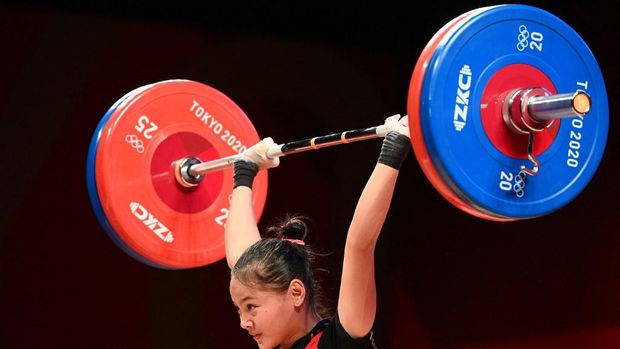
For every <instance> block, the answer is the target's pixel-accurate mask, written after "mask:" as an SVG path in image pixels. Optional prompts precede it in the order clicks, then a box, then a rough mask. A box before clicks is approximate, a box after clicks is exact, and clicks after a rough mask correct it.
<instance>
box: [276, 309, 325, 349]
mask: <svg viewBox="0 0 620 349" xmlns="http://www.w3.org/2000/svg"><path fill="white" fill-rule="evenodd" d="M319 321H321V317H320V316H319V315H318V314H317V313H315V312H314V311H313V310H312V309H307V311H305V316H303V317H301V318H300V321H299V322H297V324H296V326H295V328H294V330H293V335H291V336H290V337H289V340H287V341H285V343H282V345H280V348H281V349H289V348H290V347H291V346H292V345H293V344H294V343H295V342H296V341H298V340H299V339H300V338H302V337H303V336H305V335H307V334H308V333H310V331H312V329H313V328H314V326H316V324H317V323H319Z"/></svg>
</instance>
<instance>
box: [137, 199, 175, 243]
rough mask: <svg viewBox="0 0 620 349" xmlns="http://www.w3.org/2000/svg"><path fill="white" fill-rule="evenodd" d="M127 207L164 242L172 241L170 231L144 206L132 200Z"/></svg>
mask: <svg viewBox="0 0 620 349" xmlns="http://www.w3.org/2000/svg"><path fill="white" fill-rule="evenodd" d="M129 209H130V210H131V212H132V213H133V214H134V216H136V218H138V219H139V220H140V221H142V223H144V225H146V226H147V227H148V228H149V229H151V231H152V232H153V233H155V235H157V236H159V238H160V239H162V240H163V241H164V242H167V243H172V242H173V241H174V237H173V235H172V232H171V231H170V230H169V229H168V228H166V226H165V225H163V224H162V222H160V221H159V220H158V219H157V218H155V217H153V215H152V214H151V213H150V212H149V211H148V210H147V209H146V208H144V206H142V205H140V204H139V203H137V202H132V203H130V204H129Z"/></svg>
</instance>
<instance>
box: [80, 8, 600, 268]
mask: <svg viewBox="0 0 620 349" xmlns="http://www.w3.org/2000/svg"><path fill="white" fill-rule="evenodd" d="M407 112H408V118H409V125H410V131H411V136H412V137H411V143H412V147H413V149H414V152H415V156H416V158H417V160H418V162H419V164H420V167H421V168H422V170H423V172H424V173H425V175H426V177H427V178H428V179H429V181H430V182H431V184H432V185H433V186H434V187H435V188H436V189H437V191H438V192H439V193H440V194H441V195H442V196H443V197H444V198H446V199H447V200H448V201H449V202H450V203H452V204H453V205H454V206H456V207H457V208H459V209H460V210H462V211H464V212H466V213H468V214H470V215H473V216H475V217H478V218H482V219H486V220H492V221H500V222H503V221H514V220H521V219H530V218H534V217H540V216H544V215H547V214H549V213H552V212H554V211H556V210H558V209H560V208H561V207H563V206H565V205H566V204H568V203H569V202H570V201H572V200H573V199H574V198H575V197H576V196H577V195H579V193H581V192H582V191H583V189H584V188H585V187H586V186H587V184H588V183H589V181H590V180H591V178H592V177H593V175H594V173H595V172H596V169H597V167H598V165H599V163H600V161H601V159H602V156H603V153H604V149H605V144H606V140H607V130H608V127H609V126H608V123H609V121H608V119H609V115H608V114H609V111H608V105H607V95H606V91H605V83H604V80H603V77H602V74H601V72H600V69H599V67H598V64H597V62H596V59H595V58H594V56H593V54H592V52H591V51H590V49H589V48H588V46H587V45H586V44H585V42H584V41H583V39H581V37H580V36H579V35H578V34H577V33H576V32H575V31H574V30H573V29H572V28H571V27H570V26H568V24H566V23H565V22H563V21H562V20H561V19H559V18H557V17H556V16H554V15H552V14H551V13H549V12H546V11H544V10H541V9H538V8H535V7H531V6H525V5H498V6H491V7H484V8H479V9H476V10H473V11H470V12H467V13H465V14H463V15H461V16H459V17H457V18H455V19H453V20H452V21H450V22H449V23H447V24H446V25H445V26H443V27H442V28H441V29H440V30H439V31H438V32H437V33H436V34H435V35H434V36H433V38H432V39H431V40H430V41H429V42H428V44H427V45H426V47H425V48H424V50H423V51H422V53H421V55H420V57H419V59H418V61H417V63H416V65H415V68H414V70H413V74H412V76H411V82H410V87H409V93H408V100H407ZM384 135H385V130H384V128H383V126H381V125H379V126H375V127H369V128H362V129H355V130H350V131H345V132H338V133H332V134H328V135H325V136H319V137H312V138H308V139H304V140H299V141H293V142H288V143H284V144H277V145H275V146H274V147H272V148H270V149H269V154H271V155H272V156H284V155H289V154H293V153H299V152H302V151H307V150H313V149H319V148H322V147H327V146H334V145H338V144H344V143H350V142H355V141H361V140H366V139H371V138H378V137H382V136H384ZM259 139H260V138H259V136H258V133H257V132H256V129H255V128H254V126H253V125H252V123H251V121H250V119H249V118H248V117H247V116H246V115H245V113H244V112H243V110H242V109H241V108H240V107H239V106H238V105H237V104H235V102H234V101H232V100H231V99H230V98H228V97H227V96H226V95H224V94H223V93H221V92H219V91H218V90H216V89H214V88H213V87H210V86H207V85H205V84H202V83H199V82H195V81H189V80H167V81H161V82H157V83H153V84H150V85H146V86H143V87H140V88H137V89H135V90H133V91H131V92H129V93H128V94H126V95H125V96H123V97H121V98H120V99H119V100H118V101H117V102H116V103H114V104H113V105H112V106H111V107H110V108H109V110H108V111H107V112H106V113H105V115H104V116H103V118H102V119H101V121H100V122H99V124H98V126H97V128H96V129H95V132H94V134H93V136H92V139H91V143H90V148H89V152H88V159H87V169H86V173H87V186H88V191H89V197H90V201H91V203H92V205H93V208H94V211H95V214H96V216H97V218H98V220H99V222H100V223H101V225H102V226H103V228H104V230H105V231H106V232H107V234H108V235H109V236H110V237H111V238H112V240H113V241H114V242H115V243H116V244H117V245H118V246H119V247H120V248H121V249H123V250H124V251H125V252H127V253H128V254H129V255H131V256H133V257H134V258H136V259H137V260H140V261H142V262H144V263H146V264H149V265H151V266H155V267H160V268H166V269H179V268H191V267H198V266H203V265H207V264H210V263H213V262H216V261H218V260H220V259H222V258H223V257H224V234H223V232H224V224H225V222H226V219H227V217H228V204H229V197H230V195H231V193H232V184H233V183H232V173H231V171H232V169H231V168H230V165H231V164H232V163H233V162H234V161H235V159H237V158H239V157H240V154H242V153H243V152H244V151H245V150H246V149H247V147H249V146H251V145H253V144H255V143H257V142H258V141H259ZM267 187H268V178H267V171H260V172H259V174H258V175H257V177H256V179H255V182H254V186H253V202H252V204H253V207H254V211H255V215H256V217H257V219H259V218H260V216H261V213H262V210H263V207H264V205H265V200H266V195H267Z"/></svg>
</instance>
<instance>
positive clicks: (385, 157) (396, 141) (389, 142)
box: [377, 131, 411, 170]
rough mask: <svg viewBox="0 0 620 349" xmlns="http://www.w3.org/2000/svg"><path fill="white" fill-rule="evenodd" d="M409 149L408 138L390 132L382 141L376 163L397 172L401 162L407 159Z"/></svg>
mask: <svg viewBox="0 0 620 349" xmlns="http://www.w3.org/2000/svg"><path fill="white" fill-rule="evenodd" d="M409 149H411V142H410V141H409V137H407V136H405V135H403V134H400V133H398V132H394V131H390V132H388V134H386V135H385V139H383V145H382V146H381V153H380V154H379V160H378V161H377V162H378V163H380V164H384V165H387V166H390V167H392V168H395V169H397V170H399V169H400V166H401V165H402V164H403V161H405V158H407V154H408V153H409Z"/></svg>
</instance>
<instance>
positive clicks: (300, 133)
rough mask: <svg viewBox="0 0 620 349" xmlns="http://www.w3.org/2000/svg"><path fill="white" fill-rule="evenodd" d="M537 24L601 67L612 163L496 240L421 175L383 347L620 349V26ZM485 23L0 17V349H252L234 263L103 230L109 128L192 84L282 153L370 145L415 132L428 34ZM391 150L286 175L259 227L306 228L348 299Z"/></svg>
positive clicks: (443, 17) (268, 10)
mask: <svg viewBox="0 0 620 349" xmlns="http://www.w3.org/2000/svg"><path fill="white" fill-rule="evenodd" d="M526 3H528V4H532V5H535V6H538V7H540V8H543V9H545V10H548V11H550V12H552V13H554V14H556V15H557V16H559V17H560V18H562V19H563V20H564V21H566V22H567V23H568V24H569V25H571V26H572V27H573V28H574V29H575V30H576V31H577V32H578V33H580V35H581V36H582V37H583V39H584V40H585V41H586V42H587V43H588V45H589V46H590V48H591V50H592V51H593V53H594V55H595V56H596V57H597V60H598V62H599V65H600V67H601V70H602V72H603V75H604V77H605V80H606V84H607V92H608V96H609V102H610V131H609V138H608V143H607V148H606V153H605V156H604V158H603V161H602V163H601V165H600V167H599V170H598V172H597V173H596V175H595V177H594V178H593V180H592V181H591V183H590V184H589V186H588V187H587V188H586V190H585V191H584V192H583V193H582V194H581V195H580V196H579V197H578V198H577V199H576V200H574V201H573V202H571V203H570V204H569V205H567V206H566V207H564V208H562V209H561V210H559V211H558V212H555V213H553V214H550V215H548V216H545V217H541V218H538V219H532V220H526V221H518V222H513V223H494V222H488V221H483V220H480V219H477V218H474V217H471V216H468V215H466V214H464V213H462V212H461V211H459V210H457V209H456V208H454V207H453V206H451V205H450V204H449V203H448V202H447V201H445V200H444V199H443V198H442V197H441V196H440V195H439V194H438V193H437V192H436V191H435V190H434V188H433V187H432V186H431V185H430V183H429V182H428V180H427V179H426V178H425V177H424V175H423V173H422V171H421V170H420V167H419V165H418V164H417V162H416V161H415V159H414V157H413V156H412V157H411V158H410V160H408V161H407V162H406V164H405V165H404V168H403V170H402V173H401V176H400V180H399V183H398V188H397V193H396V195H395V199H394V203H393V206H392V210H391V212H390V215H389V217H388V221H387V222H386V225H385V228H384V234H382V236H381V238H380V241H379V244H378V247H377V251H376V261H377V268H376V273H377V285H378V297H379V311H378V315H377V322H376V327H377V331H376V332H377V341H378V345H379V347H380V348H454V349H457V348H458V349H464V348H472V349H473V348H476V349H483V348H489V349H491V348H493V349H495V348H620V253H619V252H620V229H619V230H616V229H618V228H614V227H616V226H617V221H616V219H618V216H616V214H617V211H618V210H619V209H620V204H618V203H617V202H616V199H617V198H618V197H619V196H620V188H619V187H618V174H619V168H620V167H619V166H618V160H619V159H618V158H619V156H620V151H619V150H618V140H617V135H616V130H617V129H618V125H617V121H616V118H615V117H614V116H615V107H616V101H617V100H618V97H619V93H620V91H619V88H618V82H619V77H620V76H619V73H618V62H619V61H620V57H619V54H618V53H619V49H618V45H617V42H618V39H619V38H620V35H619V34H620V31H619V30H618V29H617V27H616V25H617V21H615V19H616V14H615V12H616V11H615V8H611V7H609V6H610V5H605V3H603V2H600V3H597V2H593V1H588V2H581V1H566V2H556V1H554V2H552V1H537V2H536V1H533V2H526ZM489 4H491V2H484V1H468V2H462V3H452V2H439V1H436V2H428V3H425V2H415V3H414V2H409V3H406V4H405V3H401V2H393V3H392V2H385V1H381V2H370V3H368V2H359V3H353V4H346V3H339V2H327V1H323V2H319V1H301V2H290V3H289V2H265V3H261V2H248V3H247V4H246V3H243V2H240V1H225V2H221V3H218V2H204V3H195V2H191V3H189V4H185V3H183V2H179V1H176V2H175V1H165V2H164V1H134V2H131V3H122V2H106V3H104V2H92V3H88V2H78V1H54V2H52V1H50V2H43V1H4V2H2V4H1V5H0V127H1V128H0V129H1V131H2V132H1V135H2V136H1V137H0V152H1V154H2V159H4V160H3V166H2V185H1V186H0V187H1V188H2V193H1V195H0V197H1V198H2V199H1V201H0V203H1V205H2V206H1V211H0V212H1V213H0V348H39V347H41V348H43V347H45V348H50V347H52V348H84V347H93V348H119V347H132V348H222V347H226V348H253V347H255V344H254V343H253V341H252V339H251V338H250V337H249V336H247V335H246V334H245V332H244V331H242V330H241V329H240V328H239V327H238V323H239V322H238V318H237V315H236V313H235V312H234V310H233V307H232V304H231V302H230V300H229V299H230V297H229V294H228V280H229V278H228V268H227V266H226V264H225V262H223V261H221V262H218V263H215V264H213V265H210V266H206V267H201V268H195V269H190V270H180V271H168V270H159V269H155V268H152V267H149V266H146V265H144V264H141V263H139V262H137V261H135V260H134V259H132V258H131V257H129V256H128V255H126V254H125V253H124V252H122V251H121V250H120V249H119V248H117V247H116V246H115V245H114V244H113V243H112V241H111V240H110V239H109V238H108V236H107V235H106V234H105V232H104V231H103V229H102V228H101V227H100V226H99V224H98V222H97V219H96V218H95V216H94V214H93V211H92V209H91V206H90V202H89V199H88V197H87V192H86V183H85V166H86V155H87V151H88V143H89V140H90V137H91V135H92V132H93V131H94V129H95V127H96V126H97V123H98V121H99V119H100V118H101V117H102V116H103V114H104V113H105V111H106V110H107V109H108V108H109V107H110V105H111V104H112V103H113V102H115V101H116V100H117V99H118V98H120V97H121V96H122V95H124V94H125V93H126V92H128V91H130V90H132V89H134V88H136V87H138V86H142V85H145V84H148V83H152V82H156V81H160V80H166V79H172V78H184V79H191V80H196V81H200V82H204V83H206V84H209V85H211V86H213V87H215V88H217V89H219V90H220V91H222V92H224V93H225V94H227V95H228V96H229V97H231V98H232V99H233V100H234V101H236V102H237V104H239V105H240V106H241V107H242V108H243V109H244V111H245V112H246V113H247V114H248V115H249V116H250V118H251V119H252V122H253V124H254V126H255V127H256V129H257V130H258V132H259V133H260V134H261V135H262V136H271V137H273V138H274V139H275V140H276V141H277V142H285V141H291V140H296V139H301V138H306V137H309V136H315V135H322V134H326V133H330V132H335V131H341V130H346V129H352V128H362V127H366V126H371V125H375V124H378V123H380V122H381V121H382V120H383V118H384V117H385V116H387V115H391V114H394V113H403V114H404V113H406V103H407V90H408V87H409V80H410V77H411V72H412V70H413V67H414V65H415V63H416V60H417V58H418V56H419V54H420V52H421V51H422V49H423V48H424V45H425V44H426V43H427V41H428V40H429V39H430V38H431V37H432V35H433V34H434V33H435V32H436V31H437V30H439V28H441V26H442V25H443V24H445V23H447V22H448V21H449V20H451V19H452V18H454V17H456V16H458V15H460V14H461V13H464V12H466V11H469V10H471V9H474V8H477V7H481V6H485V5H489ZM379 145H380V142H379V141H367V142H362V143H357V144H353V145H347V146H342V147H336V148H330V149H324V150H321V151H317V152H313V153H312V154H306V155H297V156H291V157H287V158H284V159H283V160H282V165H281V166H280V167H279V168H278V169H276V170H273V171H271V172H270V185H269V186H270V191H269V196H268V201H267V204H266V206H265V211H264V213H263V216H262V219H261V221H260V226H261V227H266V226H268V225H270V224H272V223H274V222H275V221H276V220H277V219H278V218H281V217H283V216H284V215H285V214H286V213H302V214H304V215H306V216H308V217H311V218H312V221H311V223H310V236H309V238H308V240H309V242H310V243H312V244H313V245H315V246H317V247H318V248H319V250H320V251H322V252H324V253H327V254H328V255H327V256H326V257H324V258H323V259H322V260H321V263H320V264H321V266H322V267H323V268H325V269H328V270H329V271H330V272H329V273H324V274H323V278H324V281H325V287H326V289H327V291H328V294H329V296H330V297H331V298H332V299H333V300H335V299H336V297H337V292H338V283H339V275H340V268H341V261H342V249H343V246H344V240H345V233H346V230H347V227H348V223H349V221H350V217H351V215H352V213H353V209H354V206H355V203H356V201H357V197H358V195H359V193H360V191H361V189H362V188H363V185H364V183H365V181H366V179H367V176H368V174H369V173H370V170H371V168H372V166H373V164H374V162H375V161H376V157H377V154H378V150H379ZM332 305H335V303H334V304H332Z"/></svg>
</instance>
